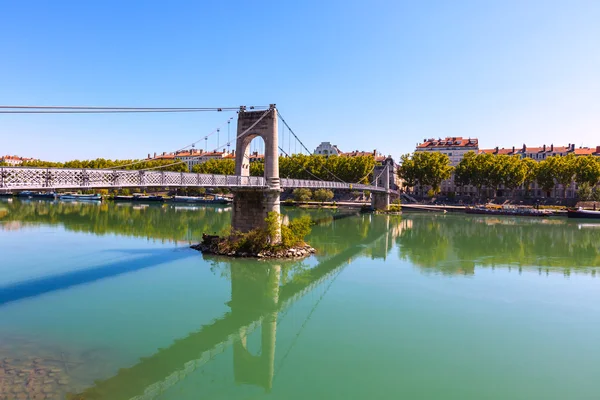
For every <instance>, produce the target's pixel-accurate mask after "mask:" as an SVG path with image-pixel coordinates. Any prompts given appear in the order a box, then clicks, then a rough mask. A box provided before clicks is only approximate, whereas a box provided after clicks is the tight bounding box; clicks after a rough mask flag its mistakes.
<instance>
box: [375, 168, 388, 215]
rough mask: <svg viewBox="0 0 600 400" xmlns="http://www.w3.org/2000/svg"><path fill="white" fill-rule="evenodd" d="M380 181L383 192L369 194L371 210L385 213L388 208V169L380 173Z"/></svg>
mask: <svg viewBox="0 0 600 400" xmlns="http://www.w3.org/2000/svg"><path fill="white" fill-rule="evenodd" d="M381 179H382V180H383V187H384V189H385V192H372V193H371V208H373V209H374V210H379V211H387V210H388V209H389V208H390V168H389V166H386V168H385V169H384V170H383V172H382V176H381ZM375 184H376V185H377V182H375Z"/></svg>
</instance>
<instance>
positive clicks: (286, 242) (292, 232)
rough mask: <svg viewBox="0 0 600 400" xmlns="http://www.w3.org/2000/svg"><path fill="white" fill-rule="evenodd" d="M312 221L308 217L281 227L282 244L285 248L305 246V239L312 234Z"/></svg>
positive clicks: (304, 216)
mask: <svg viewBox="0 0 600 400" xmlns="http://www.w3.org/2000/svg"><path fill="white" fill-rule="evenodd" d="M311 225H312V220H311V219H310V217H309V216H308V215H303V216H302V217H300V218H295V219H293V220H292V221H290V223H289V225H287V226H286V225H282V226H281V244H282V245H283V246H284V247H293V246H297V245H302V244H304V238H305V237H306V236H307V235H308V234H310V231H311Z"/></svg>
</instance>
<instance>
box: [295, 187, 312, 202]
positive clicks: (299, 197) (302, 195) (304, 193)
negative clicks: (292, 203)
mask: <svg viewBox="0 0 600 400" xmlns="http://www.w3.org/2000/svg"><path fill="white" fill-rule="evenodd" d="M292 195H293V196H294V199H295V200H296V201H309V200H310V199H311V197H312V192H311V191H310V189H305V188H298V189H294V191H293V192H292Z"/></svg>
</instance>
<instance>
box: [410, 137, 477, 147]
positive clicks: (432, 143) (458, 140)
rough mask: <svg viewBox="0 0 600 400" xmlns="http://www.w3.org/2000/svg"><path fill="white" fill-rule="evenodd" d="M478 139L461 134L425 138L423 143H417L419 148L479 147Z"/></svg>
mask: <svg viewBox="0 0 600 400" xmlns="http://www.w3.org/2000/svg"><path fill="white" fill-rule="evenodd" d="M478 145H479V141H478V140H477V139H471V138H467V139H465V138H463V137H461V136H453V137H446V138H444V139H442V138H438V139H423V143H419V144H418V145H417V149H426V148H433V147H477V146H478Z"/></svg>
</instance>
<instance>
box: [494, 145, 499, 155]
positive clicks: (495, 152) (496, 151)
mask: <svg viewBox="0 0 600 400" xmlns="http://www.w3.org/2000/svg"><path fill="white" fill-rule="evenodd" d="M494 150H495V151H494V154H498V146H496V148H495V149H494Z"/></svg>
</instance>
